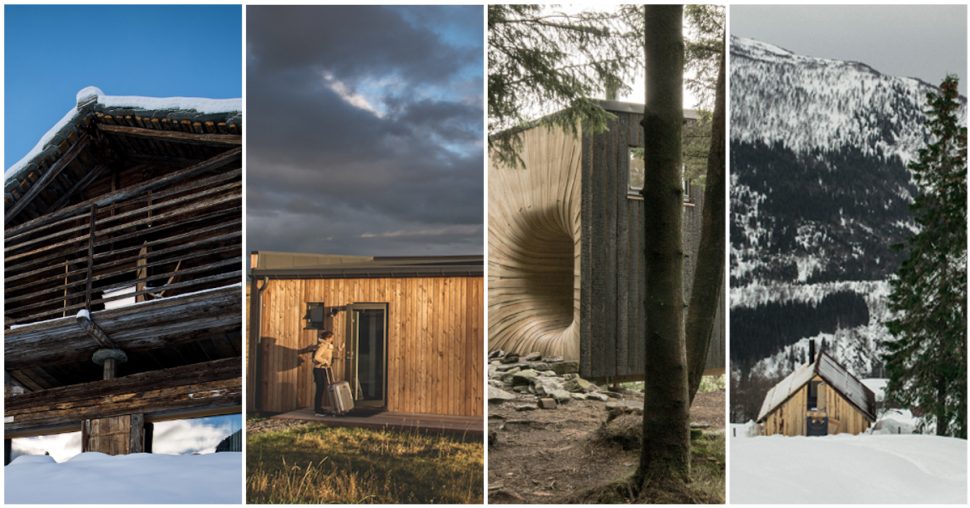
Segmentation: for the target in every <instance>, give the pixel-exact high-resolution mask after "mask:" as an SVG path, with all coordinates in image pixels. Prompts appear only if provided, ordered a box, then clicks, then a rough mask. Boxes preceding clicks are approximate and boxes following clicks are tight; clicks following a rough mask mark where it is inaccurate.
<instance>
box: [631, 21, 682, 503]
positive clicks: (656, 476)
mask: <svg viewBox="0 0 970 508" xmlns="http://www.w3.org/2000/svg"><path fill="white" fill-rule="evenodd" d="M682 11H683V6H680V5H647V6H645V7H644V15H645V37H644V55H645V57H646V69H645V71H646V106H645V107H644V115H643V129H644V159H645V171H644V186H643V196H644V207H643V208H644V229H645V234H646V236H645V239H646V240H645V243H646V249H645V253H644V255H645V258H646V259H645V261H646V288H647V296H646V309H645V310H646V312H645V316H646V323H645V325H646V326H645V329H646V358H645V361H646V363H645V367H646V369H645V370H646V372H645V375H644V378H645V379H644V382H645V383H644V412H643V445H642V449H641V451H640V467H639V470H638V473H637V481H638V485H639V487H640V488H641V492H644V491H645V490H646V488H648V487H651V486H658V485H660V486H661V487H660V488H662V485H663V484H669V483H670V482H680V483H685V482H687V481H688V479H689V472H690V428H689V423H688V408H689V401H688V399H689V396H688V393H687V352H686V344H685V340H684V314H683V313H684V292H683V263H684V252H683V243H682V239H681V236H682V234H681V222H682V221H681V214H682V208H683V199H684V198H683V194H684V190H683V182H682V180H681V179H682V172H683V171H682V165H681V131H682V128H683V115H684V114H683V73H684V40H683V33H682V24H683V21H682V20H683V13H682Z"/></svg>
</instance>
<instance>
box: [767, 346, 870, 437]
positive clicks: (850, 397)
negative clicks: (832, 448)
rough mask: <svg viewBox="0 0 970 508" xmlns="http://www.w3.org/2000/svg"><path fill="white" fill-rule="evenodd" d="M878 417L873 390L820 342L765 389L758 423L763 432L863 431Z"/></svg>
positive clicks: (786, 434) (797, 433)
mask: <svg viewBox="0 0 970 508" xmlns="http://www.w3.org/2000/svg"><path fill="white" fill-rule="evenodd" d="M875 420H876V396H875V394H874V393H873V392H872V390H870V389H869V388H868V387H866V385H864V384H863V383H862V381H859V379H858V378H856V377H855V376H853V375H852V374H851V373H849V371H848V370H846V369H845V367H843V366H842V365H840V364H839V363H838V362H836V361H835V359H834V358H832V357H831V356H829V355H828V354H827V353H826V352H825V351H824V348H821V349H820V350H819V352H818V354H817V355H816V354H815V343H814V341H812V342H811V345H810V347H809V363H806V364H804V365H801V366H799V367H798V368H796V369H795V371H794V372H792V373H791V374H789V375H788V377H786V378H785V379H783V380H782V381H781V382H780V383H778V384H777V385H775V386H774V387H772V388H771V389H770V390H768V394H767V395H765V400H764V403H762V405H761V411H759V412H758V423H759V424H761V428H762V434H764V435H766V436H771V435H775V434H779V435H784V436H827V435H830V434H861V433H862V432H865V431H866V430H867V429H868V428H869V426H870V425H872V423H873V422H874V421H875Z"/></svg>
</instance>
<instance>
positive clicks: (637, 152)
mask: <svg viewBox="0 0 970 508" xmlns="http://www.w3.org/2000/svg"><path fill="white" fill-rule="evenodd" d="M629 157H630V164H629V168H630V175H629V181H628V182H627V188H626V193H627V196H630V197H640V196H641V192H642V191H643V148H639V147H635V146H631V147H630V149H629Z"/></svg>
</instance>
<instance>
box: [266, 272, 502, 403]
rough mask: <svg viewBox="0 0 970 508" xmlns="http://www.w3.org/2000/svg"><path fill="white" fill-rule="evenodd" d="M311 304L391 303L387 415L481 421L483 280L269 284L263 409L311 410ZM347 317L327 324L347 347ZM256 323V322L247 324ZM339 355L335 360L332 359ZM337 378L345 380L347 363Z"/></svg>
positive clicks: (340, 365)
mask: <svg viewBox="0 0 970 508" xmlns="http://www.w3.org/2000/svg"><path fill="white" fill-rule="evenodd" d="M307 302H324V303H325V304H326V306H328V307H331V306H342V305H348V304H352V303H385V302H386V303H387V304H388V314H387V319H388V330H387V342H388V344H387V357H388V365H387V370H388V372H387V391H388V393H387V409H388V410H389V411H394V412H404V413H429V414H443V415H463V416H481V415H482V405H483V396H484V386H483V372H484V370H483V369H484V340H483V334H484V292H483V280H482V278H481V277H394V278H359V279H358V278H354V279H351V278H344V279H295V280H294V279H289V280H280V279H271V280H270V281H269V285H268V287H267V289H266V290H265V291H264V292H263V293H262V296H261V300H260V304H261V308H262V314H261V319H260V344H259V353H258V354H259V355H260V358H259V365H260V367H259V369H260V370H261V372H258V373H255V374H256V375H255V376H252V375H251V376H250V380H251V381H250V383H251V384H250V387H251V388H252V387H253V384H252V383H254V382H255V383H260V399H261V400H260V401H259V408H260V410H262V411H266V412H273V413H275V412H285V411H292V410H295V409H300V408H305V407H312V405H313V375H312V359H311V355H310V354H309V353H304V354H301V351H308V350H309V349H310V348H312V347H313V346H314V345H315V344H316V331H314V330H304V329H303V327H304V326H305V322H304V321H303V316H304V314H305V311H306V303H307ZM346 318H347V313H346V312H340V313H338V314H337V315H336V316H335V317H334V318H332V320H328V323H327V326H328V328H329V329H331V330H333V332H334V335H335V343H336V344H341V345H343V344H345V334H346V321H345V320H346ZM250 322H252V320H250ZM335 356H336V355H335ZM335 364H336V365H335V369H334V371H335V372H334V374H335V376H336V378H337V379H338V380H340V379H343V376H344V372H343V371H344V366H343V362H342V361H335Z"/></svg>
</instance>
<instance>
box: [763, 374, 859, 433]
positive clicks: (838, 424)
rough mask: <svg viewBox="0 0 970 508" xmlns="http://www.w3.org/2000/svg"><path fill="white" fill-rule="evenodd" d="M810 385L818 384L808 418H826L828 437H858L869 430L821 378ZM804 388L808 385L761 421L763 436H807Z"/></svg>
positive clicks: (806, 403)
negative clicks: (817, 392) (816, 397)
mask: <svg viewBox="0 0 970 508" xmlns="http://www.w3.org/2000/svg"><path fill="white" fill-rule="evenodd" d="M812 381H818V382H820V384H819V400H818V403H817V404H816V406H818V410H817V411H812V412H811V414H812V415H813V416H818V417H823V416H828V419H829V425H828V433H829V434H861V433H862V432H865V431H866V429H868V428H869V425H870V423H871V422H870V421H869V419H868V418H866V416H865V415H864V414H863V413H862V412H861V411H859V410H858V409H856V407H855V406H853V405H852V404H851V403H850V402H849V401H848V400H846V398H845V397H843V396H842V394H841V393H839V391H838V390H836V389H834V388H833V387H831V386H829V385H828V384H826V383H825V381H824V380H823V379H822V378H821V376H815V377H813V378H812ZM808 386H809V383H806V384H805V385H804V386H802V387H801V388H800V389H799V390H798V391H797V392H795V393H794V394H793V395H792V396H791V397H790V398H789V399H788V400H787V401H785V403H784V404H782V405H780V406H778V408H776V409H775V410H774V411H772V412H771V413H770V414H769V415H768V416H767V417H765V421H764V424H763V433H764V435H766V436H771V435H774V434H781V435H785V436H804V435H806V434H807V429H806V427H807V425H806V418H808V416H809V414H810V412H809V410H808Z"/></svg>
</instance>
